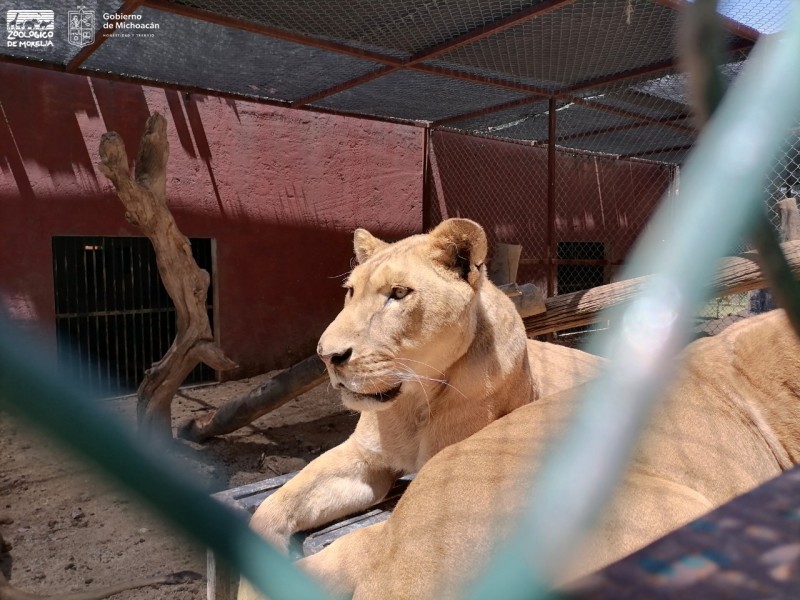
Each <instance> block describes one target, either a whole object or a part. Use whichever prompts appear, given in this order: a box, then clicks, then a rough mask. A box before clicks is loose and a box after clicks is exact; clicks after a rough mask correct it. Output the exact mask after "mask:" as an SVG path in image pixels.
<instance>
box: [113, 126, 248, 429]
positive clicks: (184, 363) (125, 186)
mask: <svg viewBox="0 0 800 600" xmlns="http://www.w3.org/2000/svg"><path fill="white" fill-rule="evenodd" d="M168 156H169V144H168V142H167V122H166V119H164V117H162V116H161V115H160V114H158V113H153V114H152V115H151V116H150V118H149V119H148V120H147V124H146V126H145V131H144V134H143V136H142V140H141V145H140V146H139V153H138V155H137V158H136V168H135V174H134V176H133V177H132V176H131V173H130V170H129V168H128V156H127V154H126V152H125V145H124V144H123V142H122V138H121V137H120V136H119V135H118V134H117V133H115V132H108V133H106V134H104V135H103V137H102V139H101V141H100V160H101V163H100V165H99V168H100V171H101V172H102V173H103V174H104V175H105V176H106V177H108V178H109V179H110V180H111V182H112V183H113V184H114V187H115V188H116V190H117V195H118V196H119V199H120V200H121V201H122V204H123V205H124V206H125V211H126V212H125V218H126V219H127V220H128V222H130V223H131V224H133V225H136V226H137V227H139V228H140V229H141V230H142V233H144V234H145V235H146V236H147V237H148V238H149V239H150V242H151V243H152V244H153V248H154V249H155V253H156V263H157V265H158V272H159V275H160V276H161V280H162V281H163V283H164V287H165V288H166V290H167V293H168V294H169V297H170V298H171V299H172V302H173V303H174V304H175V312H176V321H177V330H178V331H177V334H176V336H175V340H174V341H173V343H172V346H170V348H169V350H167V353H166V354H165V355H164V356H163V357H162V358H161V360H159V361H158V362H157V363H155V364H153V366H152V367H151V368H150V369H148V370H147V371H146V372H145V375H144V379H143V380H142V383H141V385H140V386H139V389H138V392H137V394H138V403H137V415H138V421H139V427H140V430H141V431H142V432H144V433H146V434H151V433H154V432H158V433H161V434H162V435H164V436H169V437H172V410H171V408H172V407H171V405H172V399H173V397H174V396H175V393H176V392H177V391H178V387H179V386H180V385H181V384H182V383H183V381H184V380H185V379H186V377H187V376H188V375H189V373H191V371H192V369H194V368H195V366H197V364H198V363H200V362H203V363H205V364H207V365H208V366H209V367H211V368H212V369H216V370H219V371H225V370H228V369H232V368H234V367H236V363H234V362H233V361H232V360H230V359H229V358H228V357H226V356H225V354H224V353H223V351H222V349H221V348H220V347H219V346H218V345H217V344H216V342H215V341H214V336H213V334H212V332H211V325H210V323H209V322H208V314H207V312H206V296H207V294H208V286H209V283H210V276H209V274H208V272H206V271H205V270H203V269H201V268H200V267H198V266H197V263H196V262H195V260H194V258H193V257H192V250H191V246H190V244H189V240H188V239H187V238H186V236H184V235H183V234H182V233H181V232H180V230H179V229H178V225H177V224H176V223H175V219H174V218H173V216H172V213H171V212H170V210H169V207H168V206H167V199H166V181H167V158H168Z"/></svg>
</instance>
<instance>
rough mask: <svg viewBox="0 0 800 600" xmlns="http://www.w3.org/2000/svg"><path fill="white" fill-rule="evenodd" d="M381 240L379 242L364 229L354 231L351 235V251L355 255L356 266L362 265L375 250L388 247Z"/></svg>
mask: <svg viewBox="0 0 800 600" xmlns="http://www.w3.org/2000/svg"><path fill="white" fill-rule="evenodd" d="M388 245H389V244H387V243H386V242H384V241H383V240H379V239H378V238H376V237H375V236H374V235H372V234H371V233H370V232H369V231H367V230H366V229H356V232H355V233H354V234H353V250H355V253H356V260H357V261H358V264H361V263H363V262H364V261H365V260H367V259H368V258H369V257H370V256H372V255H373V254H375V252H376V251H377V250H380V249H381V248H384V247H385V246H388Z"/></svg>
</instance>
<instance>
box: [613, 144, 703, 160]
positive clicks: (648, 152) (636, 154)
mask: <svg viewBox="0 0 800 600" xmlns="http://www.w3.org/2000/svg"><path fill="white" fill-rule="evenodd" d="M692 148H694V144H681V145H679V146H669V147H667V148H656V149H655V150H642V151H641V152H631V153H630V154H620V155H618V156H619V158H641V157H642V156H654V155H656V154H665V153H667V152H682V151H684V150H691V149H692Z"/></svg>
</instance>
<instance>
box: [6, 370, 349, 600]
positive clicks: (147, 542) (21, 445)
mask: <svg viewBox="0 0 800 600" xmlns="http://www.w3.org/2000/svg"><path fill="white" fill-rule="evenodd" d="M265 377H266V376H262V377H257V378H252V379H247V380H241V381H235V382H228V383H224V384H219V385H213V386H205V387H196V388H190V389H186V390H183V391H182V392H181V393H180V395H179V397H177V398H176V399H175V401H174V403H173V426H176V425H178V424H179V423H182V422H183V421H184V420H186V419H189V418H194V417H196V416H198V415H201V414H203V413H204V412H206V411H208V410H211V409H213V408H214V407H216V406H219V405H221V404H222V403H224V402H225V401H226V400H229V399H233V398H236V397H238V396H240V395H242V394H244V393H245V392H247V391H248V390H250V389H251V388H254V387H256V386H257V385H258V384H259V383H261V382H263V380H264V379H265ZM105 402H107V403H108V404H109V405H110V406H111V407H112V408H113V409H114V410H116V411H117V412H118V413H119V414H120V416H121V417H122V418H123V419H124V420H125V421H126V422H127V423H128V424H130V425H131V427H133V425H134V422H135V407H136V400H135V398H134V397H126V398H120V399H113V400H107V401H105ZM356 418H357V417H356V415H355V414H354V413H352V412H350V411H347V410H346V409H344V408H343V407H342V405H341V403H340V401H339V397H338V394H336V393H334V392H333V391H332V390H331V389H330V386H329V385H328V384H327V383H324V384H322V385H320V386H318V387H317V388H315V389H314V390H312V391H310V392H308V393H307V394H305V395H303V396H301V397H300V398H298V399H296V400H293V401H292V402H290V403H288V404H286V405H284V406H282V407H281V408H279V409H278V410H276V411H274V412H272V413H271V414H268V415H265V416H264V417H262V418H260V419H258V420H257V421H255V422H253V423H252V425H251V426H249V427H246V428H244V429H241V430H239V431H238V432H235V433H232V434H229V435H228V436H225V437H222V438H217V439H214V440H211V441H210V442H207V443H205V444H203V445H199V444H193V443H189V442H184V441H181V442H178V443H177V444H176V447H175V450H174V454H175V458H176V459H177V460H178V461H179V463H180V464H181V465H185V467H186V469H187V470H189V471H190V472H191V473H193V474H194V476H195V477H196V478H197V479H198V481H200V482H202V483H203V484H204V485H205V486H206V487H207V488H208V490H209V492H216V491H219V490H223V489H227V488H231V487H236V486H239V485H243V484H245V483H251V482H254V481H258V480H261V479H265V478H268V477H272V476H274V475H277V474H281V473H287V472H289V471H295V470H298V469H300V468H302V467H303V466H304V465H306V464H307V463H308V462H309V461H310V460H312V459H313V458H314V457H316V456H318V455H319V454H320V453H322V452H324V451H325V450H327V449H329V448H331V447H333V446H335V445H336V444H338V443H339V442H341V441H343V440H344V439H345V438H346V437H347V436H348V435H349V434H350V432H351V431H352V430H353V427H354V426H355V422H356ZM0 533H1V534H2V536H3V538H4V539H5V541H6V542H7V544H10V545H11V549H10V551H9V552H8V553H3V554H2V556H1V557H0V561H1V562H0V569H2V572H3V574H5V576H6V577H7V578H9V579H10V581H11V583H12V584H13V585H14V586H16V587H19V588H21V589H23V590H25V591H27V592H35V593H39V594H47V593H55V592H64V591H72V590H89V589H91V588H95V587H102V586H106V585H112V584H116V583H120V582H122V581H127V580H138V579H149V578H151V577H154V576H159V575H164V574H168V573H173V572H179V571H189V572H190V578H192V580H190V581H189V582H187V583H181V584H178V585H172V586H161V587H159V588H156V587H148V588H142V589H139V590H131V591H128V592H123V593H121V594H119V595H117V596H114V598H119V599H120V600H133V599H142V600H143V599H148V600H159V599H164V600H166V599H174V600H189V599H192V600H194V599H200V598H205V597H206V577H205V571H206V562H205V561H206V558H205V550H204V549H203V548H199V547H196V546H194V545H192V544H191V543H190V542H187V541H186V540H185V539H184V538H183V537H182V536H181V535H180V534H178V533H176V532H174V531H173V530H171V529H170V528H169V527H168V526H167V525H165V524H164V523H162V522H161V521H160V519H159V518H158V517H157V516H155V515H154V514H153V513H151V512H149V511H148V510H146V509H144V508H142V507H141V506H139V505H138V504H137V502H136V501H135V500H133V499H131V498H129V497H127V496H126V495H125V494H124V493H123V492H121V491H119V490H118V489H115V488H113V487H112V486H111V484H110V483H108V482H106V481H104V480H103V479H102V477H100V476H98V475H96V474H95V473H94V472H93V471H91V470H90V469H89V468H88V467H86V466H85V465H83V464H81V463H80V462H79V461H77V460H76V459H74V458H73V457H72V456H69V455H68V454H67V453H66V452H65V451H63V450H62V449H61V448H60V447H58V446H56V445H55V444H54V443H53V442H50V441H48V440H46V439H43V438H42V437H41V436H40V435H38V434H37V433H36V432H34V431H32V430H31V429H30V428H29V427H28V426H27V425H25V424H22V423H20V422H18V421H15V420H13V419H11V418H10V417H9V416H8V415H7V414H4V413H2V412H0Z"/></svg>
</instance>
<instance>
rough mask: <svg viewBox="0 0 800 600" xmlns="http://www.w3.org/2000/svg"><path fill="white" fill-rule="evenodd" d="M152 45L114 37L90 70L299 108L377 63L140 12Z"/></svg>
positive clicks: (145, 40) (142, 40) (88, 65)
mask: <svg viewBox="0 0 800 600" xmlns="http://www.w3.org/2000/svg"><path fill="white" fill-rule="evenodd" d="M135 14H136V15H139V16H141V20H140V22H142V23H155V24H157V25H158V26H159V28H158V29H157V30H154V31H153V32H152V36H153V37H147V36H140V35H136V34H135V33H132V34H130V35H127V36H126V35H125V34H118V33H115V35H114V36H113V37H110V38H109V39H108V40H107V41H106V42H105V43H104V44H103V45H102V46H100V48H99V49H98V50H97V51H96V52H95V53H94V54H93V55H92V56H91V57H90V58H89V59H88V60H87V61H86V63H85V64H84V66H85V68H87V69H91V70H96V71H107V72H112V73H122V74H125V75H132V76H137V77H144V78H147V79H153V80H158V81H165V82H169V83H173V84H179V85H186V86H193V87H202V88H205V89H211V90H220V91H226V92H233V93H237V94H244V95H249V96H254V97H259V98H271V99H280V100H295V99H298V98H302V97H305V96H306V95H309V94H311V93H313V92H316V91H318V90H320V89H325V88H327V87H330V86H332V85H335V84H336V83H338V82H339V81H341V80H344V79H349V78H352V77H357V76H359V75H363V74H364V73H367V72H369V71H371V70H373V69H375V68H376V67H379V66H380V65H378V64H377V63H373V62H371V61H367V60H361V59H357V58H352V57H349V56H344V55H340V54H335V53H333V52H328V51H325V50H319V49H316V48H310V47H308V46H303V45H300V44H294V43H291V42H285V41H281V40H277V39H273V38H269V37H266V36H262V35H256V34H252V33H249V32H246V31H242V30H239V29H233V28H230V27H224V26H221V25H215V24H212V23H207V22H205V21H198V20H196V19H190V18H187V17H182V16H177V15H174V14H169V13H164V12H161V11H156V10H152V9H149V8H141V9H139V10H138V11H136V13H135Z"/></svg>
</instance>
